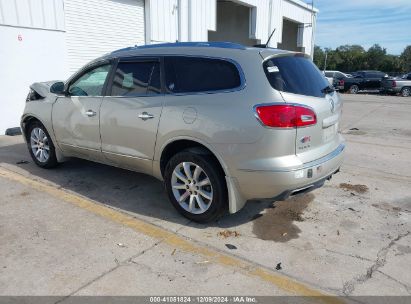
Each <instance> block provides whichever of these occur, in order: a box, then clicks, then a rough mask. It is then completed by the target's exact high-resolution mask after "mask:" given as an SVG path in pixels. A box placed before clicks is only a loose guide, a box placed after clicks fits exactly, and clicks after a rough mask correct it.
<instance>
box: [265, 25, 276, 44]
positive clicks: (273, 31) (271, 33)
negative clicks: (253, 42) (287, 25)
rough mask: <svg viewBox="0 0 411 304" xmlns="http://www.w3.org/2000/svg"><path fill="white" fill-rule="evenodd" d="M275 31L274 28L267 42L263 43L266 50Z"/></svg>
mask: <svg viewBox="0 0 411 304" xmlns="http://www.w3.org/2000/svg"><path fill="white" fill-rule="evenodd" d="M276 29H277V28H274V30H273V31H272V32H271V35H270V37H268V40H267V42H266V43H265V47H266V48H267V47H268V44H269V43H270V41H271V38H273V35H274V33H275V30H276Z"/></svg>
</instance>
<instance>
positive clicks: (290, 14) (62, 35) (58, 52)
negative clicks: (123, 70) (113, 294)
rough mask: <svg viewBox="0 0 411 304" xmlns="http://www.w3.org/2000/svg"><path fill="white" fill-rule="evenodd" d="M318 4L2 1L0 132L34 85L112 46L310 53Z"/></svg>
mask: <svg viewBox="0 0 411 304" xmlns="http://www.w3.org/2000/svg"><path fill="white" fill-rule="evenodd" d="M317 12H318V11H317V10H316V9H312V8H311V6H310V5H307V4H305V3H304V2H302V1H300V0H231V1H228V0H227V1H226V0H0V92H1V97H0V109H1V111H0V134H4V132H5V130H6V129H7V128H12V127H17V126H18V125H19V120H20V116H21V113H22V111H23V108H24V103H25V97H26V95H27V93H28V87H29V85H30V84H31V83H33V82H38V81H47V80H53V79H56V80H57V79H66V78H67V77H68V76H69V75H70V74H72V73H73V72H75V71H76V70H77V69H78V68H80V67H81V66H82V65H84V64H85V63H87V62H88V61H90V60H92V59H94V58H96V57H98V56H101V55H103V54H105V53H108V52H111V51H113V50H115V49H119V48H123V47H127V46H133V45H142V44H151V43H159V42H175V41H233V42H239V43H243V44H245V45H253V44H257V43H265V42H266V41H267V39H268V37H269V35H270V33H271V32H272V31H273V29H275V33H274V35H273V37H272V39H271V42H270V44H269V45H270V46H271V47H278V48H284V49H290V50H298V51H302V52H305V53H307V54H311V52H312V48H313V39H314V38H313V37H314V35H313V30H314V29H315V20H316V13H317Z"/></svg>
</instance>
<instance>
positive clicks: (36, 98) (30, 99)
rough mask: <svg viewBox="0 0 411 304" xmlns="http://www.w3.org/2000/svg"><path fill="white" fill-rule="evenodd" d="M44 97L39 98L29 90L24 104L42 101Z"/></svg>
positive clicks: (34, 92)
mask: <svg viewBox="0 0 411 304" xmlns="http://www.w3.org/2000/svg"><path fill="white" fill-rule="evenodd" d="M43 98H44V97H42V96H40V95H39V94H38V93H37V92H36V91H34V90H33V89H30V91H29V94H28V95H27V98H26V102H30V101H32V100H39V99H43Z"/></svg>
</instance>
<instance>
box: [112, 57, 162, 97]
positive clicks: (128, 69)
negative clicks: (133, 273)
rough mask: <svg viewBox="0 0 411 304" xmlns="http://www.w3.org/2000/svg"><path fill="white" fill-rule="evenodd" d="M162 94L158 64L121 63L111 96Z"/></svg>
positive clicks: (146, 62)
mask: <svg viewBox="0 0 411 304" xmlns="http://www.w3.org/2000/svg"><path fill="white" fill-rule="evenodd" d="M160 93H161V82H160V64H159V63H158V62H149V61H142V62H120V63H119V64H118V66H117V69H116V73H115V75H114V80H113V86H112V89H111V96H146V95H155V94H160Z"/></svg>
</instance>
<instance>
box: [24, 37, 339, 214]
mask: <svg viewBox="0 0 411 304" xmlns="http://www.w3.org/2000/svg"><path fill="white" fill-rule="evenodd" d="M261 59H262V60H263V62H261ZM31 89H32V90H33V91H36V94H34V93H31V94H29V96H28V98H27V103H26V107H25V110H24V114H23V117H22V120H21V127H22V131H23V133H24V138H25V140H26V142H27V147H28V150H29V153H30V154H31V157H32V158H33V161H34V162H35V163H36V164H37V165H38V166H39V167H42V168H52V167H55V166H56V165H57V164H58V163H59V162H62V161H64V159H65V158H66V157H79V158H84V159H88V160H92V161H96V162H101V163H106V164H109V165H113V166H117V167H121V168H124V169H128V170H134V171H138V172H142V173H145V174H149V175H152V176H154V177H156V178H158V179H160V180H162V181H164V184H165V190H166V192H167V194H168V197H169V199H170V201H171V203H172V204H173V206H174V207H175V208H176V209H177V210H178V211H179V212H180V213H181V214H182V215H184V216H185V217H187V218H189V219H191V220H193V221H196V222H207V221H211V220H214V219H216V218H217V217H219V216H220V215H222V214H224V213H225V212H226V211H229V212H230V213H235V212H237V211H239V210H240V209H241V208H242V207H243V206H244V204H245V203H246V201H247V200H250V199H262V198H274V197H277V198H278V199H286V198H287V197H289V196H291V195H296V194H301V193H306V192H308V191H311V190H314V189H316V188H318V187H321V186H322V185H323V184H324V182H325V181H326V180H329V179H330V178H331V176H332V175H333V174H335V173H337V172H338V171H339V168H340V166H341V164H342V161H343V154H344V148H345V144H344V140H343V138H342V136H341V134H340V133H339V123H340V119H341V111H342V102H341V99H340V97H339V95H338V94H337V93H336V92H335V90H334V89H333V88H331V87H330V86H329V84H328V83H327V81H326V80H325V79H324V77H323V76H322V74H321V72H320V71H319V70H318V68H317V67H316V66H315V65H314V64H313V62H312V61H311V60H310V59H309V58H308V57H306V56H305V55H303V54H300V53H295V52H289V51H283V50H277V49H261V48H248V47H244V46H242V45H238V44H233V43H223V42H220V43H211V42H204V43H191V42H186V43H176V44H157V45H148V46H141V47H130V48H127V49H122V50H118V51H114V52H112V53H110V54H107V55H105V56H103V57H101V58H98V59H96V60H94V61H92V62H91V63H90V64H88V65H86V66H85V67H84V68H83V69H81V70H80V71H78V72H77V73H76V74H74V75H73V76H72V77H71V78H70V79H69V80H68V81H66V82H65V83H63V82H56V83H54V84H53V85H51V87H50V83H38V84H36V85H32V86H31ZM66 169H67V168H66Z"/></svg>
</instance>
